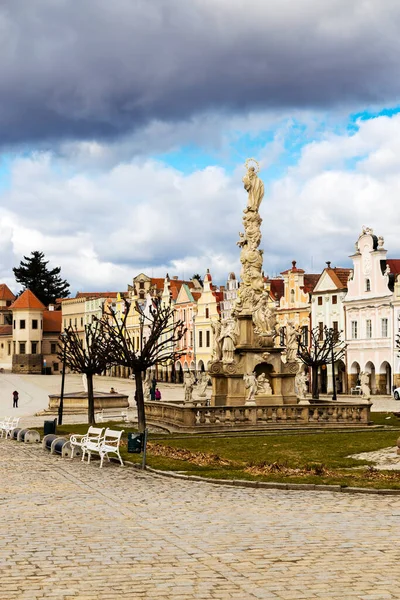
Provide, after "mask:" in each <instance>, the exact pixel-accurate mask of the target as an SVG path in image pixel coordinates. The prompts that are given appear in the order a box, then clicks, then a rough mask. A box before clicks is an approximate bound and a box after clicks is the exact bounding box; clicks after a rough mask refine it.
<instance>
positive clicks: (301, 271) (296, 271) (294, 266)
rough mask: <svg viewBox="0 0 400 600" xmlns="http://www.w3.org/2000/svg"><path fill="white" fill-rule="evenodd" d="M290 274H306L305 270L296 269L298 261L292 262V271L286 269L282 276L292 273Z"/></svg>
mask: <svg viewBox="0 0 400 600" xmlns="http://www.w3.org/2000/svg"><path fill="white" fill-rule="evenodd" d="M290 272H292V273H304V270H303V269H298V268H297V267H296V261H295V260H292V268H291V269H286V271H282V272H281V275H285V274H286V273H290Z"/></svg>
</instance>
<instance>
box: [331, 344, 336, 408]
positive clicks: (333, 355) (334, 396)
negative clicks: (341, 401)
mask: <svg viewBox="0 0 400 600" xmlns="http://www.w3.org/2000/svg"><path fill="white" fill-rule="evenodd" d="M332 389H333V394H332V400H337V396H336V379H335V352H334V349H333V344H332Z"/></svg>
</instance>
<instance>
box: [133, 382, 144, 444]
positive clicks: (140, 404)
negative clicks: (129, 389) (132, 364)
mask: <svg viewBox="0 0 400 600" xmlns="http://www.w3.org/2000/svg"><path fill="white" fill-rule="evenodd" d="M135 383H136V393H135V399H136V406H137V416H138V429H139V433H144V431H145V429H146V415H145V410H144V397H143V382H142V371H135Z"/></svg>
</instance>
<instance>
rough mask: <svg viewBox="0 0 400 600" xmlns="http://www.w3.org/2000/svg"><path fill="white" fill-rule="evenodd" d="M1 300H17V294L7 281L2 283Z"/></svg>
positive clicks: (0, 287) (0, 285) (0, 286)
mask: <svg viewBox="0 0 400 600" xmlns="http://www.w3.org/2000/svg"><path fill="white" fill-rule="evenodd" d="M0 300H15V296H14V294H13V293H12V291H11V290H10V288H9V287H8V286H7V285H6V284H5V283H0Z"/></svg>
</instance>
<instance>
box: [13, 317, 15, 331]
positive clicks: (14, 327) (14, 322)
mask: <svg viewBox="0 0 400 600" xmlns="http://www.w3.org/2000/svg"><path fill="white" fill-rule="evenodd" d="M13 327H14V329H15V319H14V325H13Z"/></svg>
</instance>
